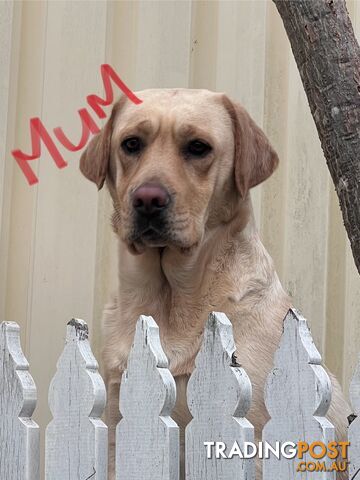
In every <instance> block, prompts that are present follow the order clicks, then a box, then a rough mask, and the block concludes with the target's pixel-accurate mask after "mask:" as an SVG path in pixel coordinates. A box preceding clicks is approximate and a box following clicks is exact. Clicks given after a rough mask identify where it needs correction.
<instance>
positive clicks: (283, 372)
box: [263, 309, 336, 480]
mask: <svg viewBox="0 0 360 480" xmlns="http://www.w3.org/2000/svg"><path fill="white" fill-rule="evenodd" d="M330 400H331V383H330V378H329V376H328V374H327V373H326V371H325V369H324V368H323V367H322V366H321V356H320V353H319V352H318V351H317V349H316V347H315V344H314V342H313V339H312V337H311V334H310V330H309V327H308V325H307V322H306V320H305V318H304V317H302V316H301V315H300V314H299V313H298V312H297V311H296V310H295V309H291V310H290V311H289V312H288V314H287V316H286V318H285V321H284V332H283V335H282V338H281V341H280V345H279V348H278V350H277V352H276V353H275V358H274V368H273V370H272V371H271V372H270V374H269V376H268V379H267V383H266V386H265V405H266V408H267V410H268V412H269V414H270V417H271V420H270V421H269V422H268V423H267V424H266V425H265V427H264V429H263V441H264V442H265V441H266V442H268V443H270V444H271V445H275V443H276V442H277V441H279V442H288V441H289V440H290V439H293V441H297V442H298V441H303V442H307V443H309V444H310V443H313V442H323V443H324V444H326V445H327V444H328V443H329V442H332V441H334V440H335V429H334V427H333V425H332V424H331V423H330V422H329V421H328V420H327V419H326V418H325V415H326V412H327V411H328V408H329V406H330ZM294 439H295V440H294ZM303 461H304V462H310V461H313V458H311V457H309V454H308V453H305V455H304V459H303ZM324 461H325V462H326V463H327V467H328V468H329V467H330V462H331V459H329V457H324ZM298 464H299V458H294V459H288V458H285V457H281V458H280V459H277V458H276V457H275V456H274V455H272V456H270V458H269V459H267V460H266V461H265V462H263V480H273V479H274V478H276V479H277V480H289V479H291V478H296V476H297V475H299V472H297V466H298ZM335 474H336V472H335V471H333V472H324V473H321V475H322V477H321V479H322V480H335ZM313 476H314V473H313V472H304V473H303V474H302V479H310V478H313Z"/></svg>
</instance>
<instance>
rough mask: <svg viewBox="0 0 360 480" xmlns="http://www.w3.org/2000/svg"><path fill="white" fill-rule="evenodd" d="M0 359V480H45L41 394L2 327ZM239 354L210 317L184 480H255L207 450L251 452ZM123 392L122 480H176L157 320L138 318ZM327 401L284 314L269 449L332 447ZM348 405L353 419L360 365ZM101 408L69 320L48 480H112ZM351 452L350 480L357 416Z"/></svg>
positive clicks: (91, 368) (272, 386)
mask: <svg viewBox="0 0 360 480" xmlns="http://www.w3.org/2000/svg"><path fill="white" fill-rule="evenodd" d="M0 348H1V349H0V369H1V377H0V479H1V480H39V427H38V425H37V424H36V423H35V422H34V421H33V420H32V419H31V416H32V414H33V412H34V409H35V407H36V398H37V397H36V386H35V383H34V380H33V379H32V377H31V375H30V373H29V364H28V362H27V360H26V359H25V357H24V355H23V353H22V350H21V346H20V329H19V326H18V325H17V324H16V323H12V322H3V323H2V324H1V331H0ZM234 352H235V344H234V339H233V334H232V326H231V323H230V321H229V320H228V318H227V317H226V315H224V314H223V313H212V314H210V315H209V319H208V322H207V325H206V329H205V333H204V339H203V343H202V347H201V350H200V352H199V354H198V356H197V359H196V368H195V370H194V372H193V374H192V376H191V378H190V380H189V384H188V388H187V401H188V406H189V409H190V412H191V414H192V416H193V420H192V421H191V422H190V423H189V425H188V426H187V429H186V438H185V440H186V449H185V458H186V460H185V463H186V480H254V479H255V460H254V459H243V458H240V456H234V457H233V458H232V459H226V460H225V459H216V458H215V457H214V456H213V457H212V458H210V459H208V458H207V456H206V448H205V445H204V442H211V441H219V442H224V443H225V444H227V445H230V446H232V445H233V443H234V441H235V440H236V441H237V442H238V445H239V446H240V448H242V446H244V442H254V428H253V426H252V425H251V423H250V422H249V421H248V420H247V419H246V414H247V412H248V410H249V408H250V405H251V383H250V380H249V377H248V376H247V374H246V372H245V371H244V369H243V368H242V367H241V366H240V365H239V364H238V363H237V361H236V357H235V356H234ZM255 361H256V359H255ZM120 392H121V398H120V404H121V413H122V416H123V418H122V420H121V421H120V423H119V425H118V427H117V432H116V441H117V450H116V459H117V460H116V472H117V473H116V480H135V479H136V480H178V478H179V429H178V426H177V425H176V423H175V422H174V420H173V419H172V418H171V412H172V409H173V407H174V405H175V399H176V387H175V381H174V379H173V377H172V375H171V373H170V371H169V369H168V360H167V358H166V356H165V354H164V351H163V349H162V347H161V343H160V337H159V329H158V326H157V325H156V323H155V321H154V320H153V319H152V318H151V317H146V316H143V315H142V316H140V318H139V320H138V323H137V328H136V333H135V339H134V343H133V346H132V349H131V353H130V356H129V360H128V368H127V371H126V373H125V374H124V375H123V378H122V383H121V390H120ZM330 396H331V385H330V380H329V377H328V375H327V374H326V372H325V370H324V369H323V367H322V366H321V357H320V354H319V352H318V351H317V349H316V347H315V345H314V343H313V340H312V337H311V334H310V330H309V328H308V326H307V323H306V320H305V319H304V318H303V317H302V316H301V315H300V314H299V313H298V312H297V311H296V310H289V312H288V314H287V316H286V318H285V320H284V333H283V336H282V339H281V342H280V345H279V348H278V350H277V352H276V355H275V359H274V368H273V370H272V371H271V372H270V374H269V376H268V381H267V383H266V387H265V402H266V407H267V409H268V412H269V414H270V417H271V419H270V420H269V422H268V423H267V424H266V426H265V428H264V430H263V437H262V440H263V441H264V442H265V441H267V442H269V443H270V444H273V445H274V444H275V442H276V441H289V440H293V441H294V442H297V441H299V440H304V441H307V442H309V443H311V442H314V441H320V442H324V443H328V442H329V441H332V440H334V427H333V426H332V425H331V423H330V422H329V421H328V420H326V418H325V415H326V413H327V410H328V407H329V401H330ZM350 397H351V402H352V407H353V410H354V414H355V415H358V414H359V413H360V366H358V368H357V370H356V372H355V375H354V378H353V380H352V383H351V388H350ZM105 402H106V394H105V386H104V382H103V380H102V378H101V376H100V374H99V373H98V364H97V362H96V360H95V358H94V356H93V354H92V352H91V348H90V344H89V341H88V328H87V325H86V323H85V322H83V321H82V320H76V319H73V320H71V321H70V322H69V323H68V326H67V337H66V345H65V348H64V351H63V353H62V355H61V356H60V358H59V361H58V364H57V372H56V374H55V376H54V378H53V380H52V382H51V385H50V389H49V405H50V409H51V412H52V415H53V419H52V421H51V422H50V424H49V425H48V427H47V429H46V452H45V479H46V480H90V479H92V480H105V479H106V478H107V427H106V425H105V424H104V422H103V421H102V420H101V416H102V414H103V410H104V407H105ZM314 412H316V414H314ZM355 415H354V417H355ZM349 441H350V443H351V445H350V447H349V462H350V463H349V478H350V479H355V476H357V473H358V472H359V471H360V416H358V417H356V418H355V419H354V420H353V421H352V423H351V424H350V426H349ZM305 459H306V460H309V457H307V456H305ZM328 461H329V460H327V462H328ZM262 462H263V480H293V479H296V478H301V479H304V478H305V479H309V480H310V479H311V480H312V479H321V480H335V477H336V473H335V471H333V472H322V473H311V472H307V473H302V474H300V473H297V472H296V465H297V464H298V463H299V459H297V458H296V459H293V460H289V459H286V458H282V459H280V460H277V459H275V457H270V459H267V460H263V461H262ZM359 475H360V474H359ZM359 478H360V476H359Z"/></svg>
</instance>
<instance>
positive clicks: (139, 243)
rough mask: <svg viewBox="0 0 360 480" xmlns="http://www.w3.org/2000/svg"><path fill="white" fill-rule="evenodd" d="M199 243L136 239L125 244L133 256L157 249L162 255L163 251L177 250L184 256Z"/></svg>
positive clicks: (162, 239) (176, 240) (177, 240)
mask: <svg viewBox="0 0 360 480" xmlns="http://www.w3.org/2000/svg"><path fill="white" fill-rule="evenodd" d="M198 244H199V242H186V241H183V240H179V239H164V238H160V237H159V238H155V237H154V238H151V239H150V238H146V237H145V238H143V237H140V238H137V239H136V240H132V241H130V242H128V243H127V246H128V249H129V251H130V253H132V254H133V255H142V254H143V253H145V252H146V251H148V250H154V249H158V250H159V252H160V253H161V254H162V253H163V251H164V250H165V249H167V250H177V251H178V252H180V253H183V254H185V255H188V254H190V253H191V252H192V251H193V250H194V248H196V247H197V246H198Z"/></svg>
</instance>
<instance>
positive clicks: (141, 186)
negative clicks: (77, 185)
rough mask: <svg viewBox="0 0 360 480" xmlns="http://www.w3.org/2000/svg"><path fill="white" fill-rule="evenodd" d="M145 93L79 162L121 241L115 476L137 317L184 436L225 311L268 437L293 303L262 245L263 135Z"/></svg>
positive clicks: (112, 320) (191, 97)
mask: <svg viewBox="0 0 360 480" xmlns="http://www.w3.org/2000/svg"><path fill="white" fill-rule="evenodd" d="M137 95H138V96H139V98H140V99H142V100H143V103H142V104H140V105H135V104H133V103H132V102H130V101H129V100H128V99H126V97H124V98H122V99H121V100H120V101H119V102H118V103H117V104H116V105H115V106H114V108H113V111H112V114H111V117H110V119H109V121H108V122H107V124H106V125H105V127H104V128H103V130H102V131H101V132H100V133H99V134H98V135H97V136H96V137H94V138H93V140H92V141H91V142H90V144H89V146H88V148H87V149H86V151H85V152H84V153H83V155H82V157H81V161H80V168H81V171H82V173H83V174H84V175H85V176H86V177H87V178H88V179H89V180H91V181H93V182H95V183H96V185H97V186H98V188H99V189H100V188H101V187H102V186H103V184H104V182H105V180H106V184H107V186H108V189H109V191H110V194H111V196H112V199H113V204H114V214H113V217H112V224H113V228H114V231H115V232H116V234H117V235H118V237H119V287H118V291H117V295H116V298H115V299H114V301H113V303H112V304H111V305H109V306H108V307H107V308H106V309H105V313H104V351H103V360H104V368H105V373H106V378H105V380H106V384H107V392H108V407H107V421H108V424H109V428H110V432H109V433H110V464H111V467H110V478H114V439H115V427H116V424H117V422H118V421H119V408H118V401H119V400H118V398H119V385H120V378H121V374H122V372H123V371H124V369H125V368H126V362H127V357H128V354H129V349H130V347H131V344H132V341H133V337H134V332H135V323H136V321H137V319H138V317H139V315H140V314H146V315H152V316H153V317H154V319H155V320H156V322H157V323H158V325H159V327H160V335H161V342H162V346H163V348H164V350H165V353H166V355H167V357H168V358H169V361H170V370H171V372H172V374H173V375H174V377H175V380H176V383H177V392H178V400H177V404H176V408H175V412H174V414H173V417H174V419H175V420H176V422H177V423H178V424H179V425H180V427H181V428H182V429H183V428H184V427H185V425H186V424H187V423H188V421H189V420H190V415H189V411H188V409H187V406H186V398H185V394H186V384H187V381H188V378H189V375H190V374H191V372H192V370H193V368H194V359H195V356H196V354H197V352H198V350H199V346H200V344H201V336H202V333H203V328H204V323H205V321H206V319H207V317H208V314H209V312H210V311H212V310H216V311H221V312H225V313H226V315H227V316H228V317H229V319H230V320H231V322H232V324H233V329H234V337H235V342H236V344H237V347H238V357H239V360H240V362H241V364H242V365H243V366H244V368H245V370H246V371H247V373H248V375H249V377H250V379H251V381H252V384H253V402H252V407H251V410H250V411H249V413H248V415H247V417H248V419H249V420H250V421H251V422H252V424H253V425H254V426H255V429H256V430H255V431H256V436H257V440H260V438H261V430H262V427H263V426H264V424H265V423H266V421H267V420H268V415H267V412H266V409H265V406H264V400H263V387H264V381H265V378H266V376H267V374H268V372H269V370H270V369H271V367H272V362H273V355H274V351H275V349H276V348H277V346H278V343H279V339H280V335H281V331H282V321H283V319H284V317H285V315H286V313H287V311H288V309H289V307H290V306H291V300H290V299H289V297H288V296H287V294H286V293H285V292H284V290H283V288H282V286H281V284H280V282H279V279H278V276H277V274H276V272H275V269H274V265H273V262H272V259H271V258H270V256H269V254H268V253H267V252H266V250H265V248H264V246H263V245H262V243H261V241H260V239H259V236H258V232H257V229H256V226H255V224H254V217H253V213H252V206H251V199H250V194H249V190H250V189H251V188H252V187H254V186H255V185H258V184H259V183H261V182H263V181H264V180H266V179H267V178H268V177H269V176H270V175H271V174H272V172H273V171H274V169H275V168H276V166H277V164H278V157H277V155H276V153H275V151H274V150H273V148H272V147H271V145H270V143H269V141H268V140H267V138H266V136H265V135H264V133H263V132H262V131H261V129H260V128H259V127H258V126H257V125H256V124H255V123H254V121H253V120H252V119H251V118H250V116H249V114H248V113H247V112H246V110H245V109H244V108H243V107H241V106H240V105H238V104H237V103H234V102H232V101H231V100H230V99H229V98H228V97H227V96H226V95H224V94H220V93H213V92H210V91H207V90H187V89H159V90H158V89H154V90H144V91H141V92H138V93H137ZM332 383H333V389H334V391H333V400H332V404H331V407H330V411H329V418H330V420H331V421H332V422H333V423H334V424H335V425H336V427H337V432H338V434H339V435H340V436H341V437H343V436H344V435H345V428H346V424H345V419H346V415H347V414H348V413H349V412H348V407H347V405H346V402H345V400H344V398H343V396H342V393H341V390H340V387H339V385H338V383H337V381H336V379H334V378H332ZM182 475H183V473H182ZM258 475H259V474H258ZM199 480H202V479H199Z"/></svg>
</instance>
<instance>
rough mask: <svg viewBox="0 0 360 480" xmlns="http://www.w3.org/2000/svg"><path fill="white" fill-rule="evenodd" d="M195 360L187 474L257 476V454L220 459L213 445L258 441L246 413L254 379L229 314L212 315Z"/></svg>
mask: <svg viewBox="0 0 360 480" xmlns="http://www.w3.org/2000/svg"><path fill="white" fill-rule="evenodd" d="M195 364H196V368H195V370H194V373H193V374H192V376H191V378H190V380H189V383H188V388H187V398H188V407H189V410H190V413H191V415H192V416H193V420H191V422H190V423H189V425H188V426H187V428H186V441H185V446H186V456H185V458H186V479H187V480H199V479H200V478H204V479H205V478H206V480H218V479H220V478H223V479H232V480H249V479H252V478H254V461H253V459H250V460H244V459H242V458H240V457H239V456H238V455H235V456H234V457H233V459H232V460H231V461H229V460H225V461H224V460H222V461H220V459H217V458H216V455H215V454H216V452H214V445H212V443H214V440H216V441H217V442H222V443H223V444H224V446H226V445H227V446H232V445H233V444H234V441H235V440H236V441H237V443H238V445H239V447H240V449H241V450H242V451H243V444H244V442H254V427H253V426H252V425H251V423H250V422H249V421H248V420H246V418H245V415H246V412H247V411H248V410H249V408H250V405H251V383H250V380H249V377H248V376H247V374H246V373H245V371H244V369H243V368H241V366H240V365H239V364H237V362H236V357H235V343H234V338H233V334H232V325H231V323H230V321H229V319H228V318H227V316H226V315H225V314H223V313H211V314H210V315H209V319H208V322H207V324H206V327H205V332H204V340H203V344H202V347H201V349H200V352H199V354H198V356H197V358H196V362H195ZM219 379H221V381H219ZM205 442H207V446H206V449H207V455H205V451H204V449H205V447H204V445H205ZM210 453H212V455H210ZM229 453H230V452H227V454H229ZM208 456H209V457H210V458H207V457H208ZM220 458H221V457H220Z"/></svg>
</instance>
